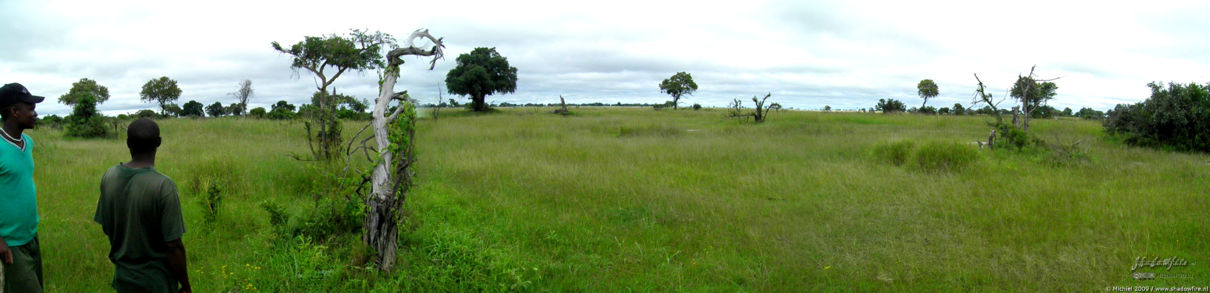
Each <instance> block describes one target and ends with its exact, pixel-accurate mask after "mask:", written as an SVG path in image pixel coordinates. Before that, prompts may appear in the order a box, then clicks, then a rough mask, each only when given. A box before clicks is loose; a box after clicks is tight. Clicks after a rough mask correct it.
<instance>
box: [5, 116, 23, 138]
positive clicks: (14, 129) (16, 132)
mask: <svg viewBox="0 0 1210 293" xmlns="http://www.w3.org/2000/svg"><path fill="white" fill-rule="evenodd" d="M10 121H11V120H10ZM10 121H5V122H4V133H7V135H8V136H9V137H11V138H12V139H15V140H21V132H22V131H25V128H23V127H21V126H20V125H17V123H12V122H10Z"/></svg>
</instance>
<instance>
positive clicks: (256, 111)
mask: <svg viewBox="0 0 1210 293" xmlns="http://www.w3.org/2000/svg"><path fill="white" fill-rule="evenodd" d="M268 114H269V113H266V112H265V107H256V108H252V110H249V111H248V115H249V116H252V118H257V119H260V118H265V116H266V115H268Z"/></svg>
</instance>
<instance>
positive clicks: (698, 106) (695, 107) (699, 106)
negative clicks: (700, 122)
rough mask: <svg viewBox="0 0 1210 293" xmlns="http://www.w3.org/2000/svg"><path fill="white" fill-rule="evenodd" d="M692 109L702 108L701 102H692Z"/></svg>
mask: <svg viewBox="0 0 1210 293" xmlns="http://www.w3.org/2000/svg"><path fill="white" fill-rule="evenodd" d="M693 109H694V110H701V109H702V104H693Z"/></svg>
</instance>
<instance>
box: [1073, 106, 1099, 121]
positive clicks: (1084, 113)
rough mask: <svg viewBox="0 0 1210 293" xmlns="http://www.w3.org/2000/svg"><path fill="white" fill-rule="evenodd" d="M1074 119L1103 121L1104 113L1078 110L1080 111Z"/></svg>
mask: <svg viewBox="0 0 1210 293" xmlns="http://www.w3.org/2000/svg"><path fill="white" fill-rule="evenodd" d="M1076 117H1080V118H1084V119H1096V120H1100V119H1105V112H1102V111H1097V110H1093V109H1092V108H1080V111H1079V112H1076Z"/></svg>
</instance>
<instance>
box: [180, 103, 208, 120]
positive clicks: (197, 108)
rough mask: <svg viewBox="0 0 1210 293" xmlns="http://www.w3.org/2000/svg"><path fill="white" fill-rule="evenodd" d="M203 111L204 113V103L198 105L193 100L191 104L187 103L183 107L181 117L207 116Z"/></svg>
mask: <svg viewBox="0 0 1210 293" xmlns="http://www.w3.org/2000/svg"><path fill="white" fill-rule="evenodd" d="M202 111H203V110H202V103H198V102H197V101H192V100H191V101H189V102H186V103H185V105H184V106H183V107H181V114H180V115H181V116H195V117H202V116H203V115H205V114H204V113H203V112H202Z"/></svg>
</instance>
